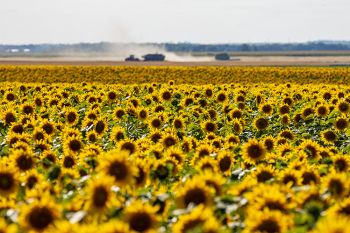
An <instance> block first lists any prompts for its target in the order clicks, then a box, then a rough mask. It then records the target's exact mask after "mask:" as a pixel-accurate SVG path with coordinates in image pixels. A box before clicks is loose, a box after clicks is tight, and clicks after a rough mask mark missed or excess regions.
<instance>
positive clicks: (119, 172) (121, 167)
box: [108, 161, 128, 180]
mask: <svg viewBox="0 0 350 233" xmlns="http://www.w3.org/2000/svg"><path fill="white" fill-rule="evenodd" d="M108 174H109V175H111V176H113V177H114V178H115V179H116V180H124V179H125V178H126V177H127V175H128V168H127V167H126V165H125V164H124V163H122V162H119V161H115V162H113V163H112V164H111V165H110V166H109V170H108Z"/></svg>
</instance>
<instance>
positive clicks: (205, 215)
mask: <svg viewBox="0 0 350 233" xmlns="http://www.w3.org/2000/svg"><path fill="white" fill-rule="evenodd" d="M219 229H220V223H219V221H218V220H217V219H216V218H215V215H214V213H213V211H212V210H211V209H210V208H207V207H204V206H203V205H199V206H197V207H196V208H195V209H193V210H192V211H191V212H190V213H188V214H185V215H181V216H180V217H179V220H178V221H177V222H176V223H175V224H174V226H173V227H172V232H174V233H183V232H202V233H218V232H220V230H219Z"/></svg>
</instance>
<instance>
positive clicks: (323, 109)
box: [316, 105, 329, 117]
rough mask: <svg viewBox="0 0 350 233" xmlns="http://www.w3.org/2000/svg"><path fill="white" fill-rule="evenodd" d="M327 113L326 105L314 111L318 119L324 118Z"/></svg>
mask: <svg viewBox="0 0 350 233" xmlns="http://www.w3.org/2000/svg"><path fill="white" fill-rule="evenodd" d="M328 113H329V108H328V107H327V106H326V105H320V106H318V107H317V109H316V114H317V115H318V116H320V117H326V116H327V115H328Z"/></svg>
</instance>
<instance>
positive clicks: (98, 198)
mask: <svg viewBox="0 0 350 233" xmlns="http://www.w3.org/2000/svg"><path fill="white" fill-rule="evenodd" d="M113 183H114V182H113V178H111V177H108V176H102V177H95V178H93V179H90V180H89V182H88V185H87V187H86V193H87V200H88V201H87V206H86V208H87V209H88V210H89V211H91V212H92V213H104V212H105V211H106V210H107V209H108V208H109V207H110V206H111V204H112V200H113V197H112V192H111V188H112V186H113Z"/></svg>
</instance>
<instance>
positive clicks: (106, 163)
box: [98, 150, 137, 186]
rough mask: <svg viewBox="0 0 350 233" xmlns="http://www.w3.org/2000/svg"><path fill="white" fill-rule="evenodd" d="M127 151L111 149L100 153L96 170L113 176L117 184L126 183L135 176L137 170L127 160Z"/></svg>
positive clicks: (123, 184)
mask: <svg viewBox="0 0 350 233" xmlns="http://www.w3.org/2000/svg"><path fill="white" fill-rule="evenodd" d="M128 157H129V153H128V152H127V151H119V150H112V151H109V152H106V153H103V154H102V155H101V161H100V163H99V165H98V171H101V172H103V174H105V175H107V176H111V177H113V178H114V181H115V183H116V184H117V185H122V186H125V185H128V184H131V183H132V181H133V177H134V176H136V173H137V170H136V168H135V167H134V166H133V165H132V164H131V163H130V161H129V160H128Z"/></svg>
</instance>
